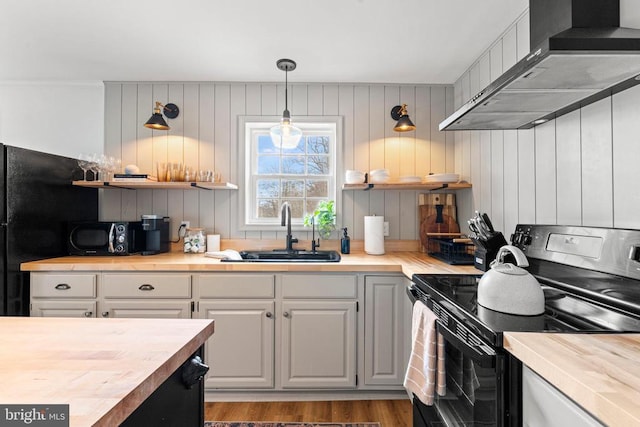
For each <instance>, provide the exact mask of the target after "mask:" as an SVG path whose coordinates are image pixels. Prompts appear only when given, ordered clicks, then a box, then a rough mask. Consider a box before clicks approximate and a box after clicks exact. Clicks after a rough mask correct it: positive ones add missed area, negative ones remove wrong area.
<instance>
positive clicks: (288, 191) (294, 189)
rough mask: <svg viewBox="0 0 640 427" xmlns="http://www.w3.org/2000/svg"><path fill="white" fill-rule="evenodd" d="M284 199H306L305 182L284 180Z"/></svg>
mask: <svg viewBox="0 0 640 427" xmlns="http://www.w3.org/2000/svg"><path fill="white" fill-rule="evenodd" d="M282 197H304V180H302V179H295V180H294V179H283V180H282Z"/></svg>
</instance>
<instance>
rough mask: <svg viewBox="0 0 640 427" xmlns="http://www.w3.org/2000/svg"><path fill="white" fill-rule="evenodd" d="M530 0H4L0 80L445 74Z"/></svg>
mask: <svg viewBox="0 0 640 427" xmlns="http://www.w3.org/2000/svg"><path fill="white" fill-rule="evenodd" d="M527 6H528V1H527V0H396V1H389V0H225V1H220V0H173V1H169V0H153V1H151V0H107V1H105V0H100V1H98V0H55V1H52V0H2V2H1V7H2V11H1V12H0V81H2V80H19V81H32V80H37V81H59V80H62V81H84V80H104V81H243V82H245V81H283V80H284V76H283V74H284V73H283V72H282V71H279V70H278V69H277V68H276V65H275V63H276V60H277V59H279V58H291V59H293V60H295V61H296V62H297V63H298V68H297V69H296V70H295V71H293V72H291V73H289V81H290V82H296V81H300V82H360V83H453V82H454V81H455V80H456V79H457V78H458V77H459V76H460V75H461V74H462V73H463V72H464V71H465V69H466V68H468V67H469V66H470V65H471V63H472V62H473V61H474V60H475V59H477V57H478V56H479V55H480V54H481V53H482V52H483V51H484V50H485V49H487V48H488V47H489V46H490V44H491V43H492V42H493V41H494V40H496V39H497V38H498V36H500V34H501V33H502V32H503V31H504V30H505V29H506V28H507V27H508V26H509V25H510V24H511V23H512V22H513V21H514V20H515V19H516V18H517V17H518V16H519V15H520V14H521V13H522V12H523V11H524V10H525V9H526V8H527Z"/></svg>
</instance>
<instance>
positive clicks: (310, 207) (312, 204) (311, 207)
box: [305, 199, 320, 214]
mask: <svg viewBox="0 0 640 427" xmlns="http://www.w3.org/2000/svg"><path fill="white" fill-rule="evenodd" d="M318 203H320V200H309V199H307V201H306V203H305V209H306V213H308V214H313V212H315V210H316V209H317V208H318Z"/></svg>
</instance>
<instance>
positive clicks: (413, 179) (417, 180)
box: [398, 176, 422, 184]
mask: <svg viewBox="0 0 640 427" xmlns="http://www.w3.org/2000/svg"><path fill="white" fill-rule="evenodd" d="M421 181H422V180H421V179H420V177H419V176H401V177H400V178H398V182H401V183H403V184H410V183H411V184H415V183H420V182H421Z"/></svg>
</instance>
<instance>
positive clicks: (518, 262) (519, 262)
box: [491, 245, 529, 267]
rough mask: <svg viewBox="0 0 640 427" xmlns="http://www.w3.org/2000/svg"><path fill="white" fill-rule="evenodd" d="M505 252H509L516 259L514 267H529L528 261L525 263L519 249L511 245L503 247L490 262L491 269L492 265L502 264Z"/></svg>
mask: <svg viewBox="0 0 640 427" xmlns="http://www.w3.org/2000/svg"><path fill="white" fill-rule="evenodd" d="M507 252H511V253H512V254H513V256H514V257H515V259H516V265H517V266H518V267H529V261H527V257H526V255H525V254H524V252H522V251H521V250H520V249H518V248H517V247H515V246H513V245H504V246H502V247H501V248H500V249H499V250H498V253H497V254H496V259H495V260H493V261H492V262H491V267H493V265H494V263H500V264H502V262H503V258H504V256H505V255H506V254H507Z"/></svg>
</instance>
